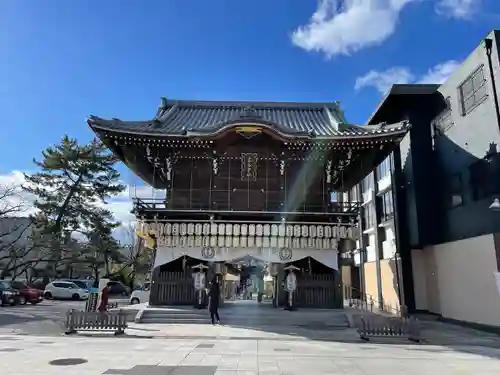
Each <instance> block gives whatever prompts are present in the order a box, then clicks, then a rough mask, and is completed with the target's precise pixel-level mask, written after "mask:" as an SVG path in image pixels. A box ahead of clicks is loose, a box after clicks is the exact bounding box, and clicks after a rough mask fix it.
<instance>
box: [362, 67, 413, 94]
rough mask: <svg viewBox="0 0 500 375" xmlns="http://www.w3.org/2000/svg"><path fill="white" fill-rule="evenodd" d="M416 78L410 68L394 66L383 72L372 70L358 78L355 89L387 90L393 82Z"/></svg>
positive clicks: (408, 80)
mask: <svg viewBox="0 0 500 375" xmlns="http://www.w3.org/2000/svg"><path fill="white" fill-rule="evenodd" d="M414 79H415V77H414V76H413V74H412V73H411V72H410V70H409V69H408V68H401V67H394V68H389V69H387V70H385V71H383V72H379V71H376V70H370V71H369V72H368V73H366V74H365V75H364V76H361V77H358V78H356V83H355V85H354V89H355V90H361V89H363V88H366V87H375V88H376V89H377V90H378V91H380V92H381V93H385V92H387V90H389V89H390V88H391V86H392V85H393V84H396V83H410V82H412V81H413V80H414Z"/></svg>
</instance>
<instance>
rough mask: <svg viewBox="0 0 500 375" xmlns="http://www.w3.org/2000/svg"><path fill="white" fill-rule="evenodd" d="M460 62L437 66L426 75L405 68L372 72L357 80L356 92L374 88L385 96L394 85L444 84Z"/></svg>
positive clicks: (449, 62) (448, 62)
mask: <svg viewBox="0 0 500 375" xmlns="http://www.w3.org/2000/svg"><path fill="white" fill-rule="evenodd" d="M459 66H460V62H458V61H456V60H450V61H446V62H444V63H440V64H437V65H436V66H434V67H432V68H431V69H429V70H428V71H427V72H426V73H425V74H422V75H416V74H415V73H413V72H412V71H411V70H410V69H408V68H404V67H393V68H389V69H387V70H384V71H376V70H370V71H369V72H368V73H366V74H365V75H363V76H361V77H358V78H356V83H355V84H354V89H355V90H361V89H363V88H367V87H374V88H375V89H377V90H378V91H379V92H380V93H382V94H385V93H386V92H387V91H388V90H389V89H390V88H391V86H392V85H394V84H405V83H436V84H441V83H443V82H444V81H445V80H446V79H447V78H448V77H449V76H450V75H451V74H452V73H453V72H454V71H455V70H456V69H457V68H458V67H459Z"/></svg>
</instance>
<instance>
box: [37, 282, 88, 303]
mask: <svg viewBox="0 0 500 375" xmlns="http://www.w3.org/2000/svg"><path fill="white" fill-rule="evenodd" d="M43 296H44V297H45V298H47V299H52V298H54V299H73V300H81V299H87V298H89V292H88V291H87V290H86V289H82V288H80V287H79V286H78V285H76V284H75V283H72V282H70V281H52V282H51V283H49V284H47V286H46V287H45V290H44V292H43Z"/></svg>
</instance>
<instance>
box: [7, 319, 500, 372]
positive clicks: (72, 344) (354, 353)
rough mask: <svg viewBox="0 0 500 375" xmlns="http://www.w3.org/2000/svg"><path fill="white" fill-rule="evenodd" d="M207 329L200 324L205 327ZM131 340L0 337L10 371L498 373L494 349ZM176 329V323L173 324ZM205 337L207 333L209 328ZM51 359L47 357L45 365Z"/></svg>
mask: <svg viewBox="0 0 500 375" xmlns="http://www.w3.org/2000/svg"><path fill="white" fill-rule="evenodd" d="M207 328H208V327H207ZM211 328H213V330H214V332H213V336H218V337H222V335H220V334H218V333H217V330H220V331H224V330H226V329H228V330H229V331H228V333H227V334H228V335H230V336H228V338H226V339H211V338H209V337H206V338H198V339H195V338H189V337H187V334H189V332H185V333H184V334H185V335H186V338H184V339H173V338H172V339H166V338H160V339H139V338H127V337H124V338H115V337H101V338H95V337H94V338H88V337H82V336H74V337H64V336H63V337H50V338H47V337H37V336H12V335H0V364H1V370H2V373H5V374H10V375H42V374H43V375H52V374H54V375H55V374H61V373H64V374H66V375H73V374H74V375H77V374H78V375H101V374H124V375H160V374H165V375H166V374H170V375H191V374H193V375H195V374H196V375H213V374H218V375H235V374H246V375H256V374H261V375H264V374H266V375H278V374H280V375H287V374H288V375H300V374H303V375H315V374H344V375H363V374H384V375H395V374H404V375H427V374H428V375H435V374H439V375H458V374H460V375H467V374H471V375H472V374H474V375H477V374H484V375H488V374H490V375H493V374H498V373H500V359H499V358H500V349H492V348H481V347H475V346H456V347H443V346H430V345H428V346H424V345H407V344H406V345H391V344H359V343H339V342H324V341H312V340H307V339H304V340H289V339H287V338H285V337H275V338H274V339H261V338H256V337H248V338H243V339H242V338H241V337H239V338H238V339H231V337H238V335H237V332H231V331H230V329H229V328H227V327H211ZM179 329H180V328H179ZM211 334H212V333H211ZM53 361H55V362H53Z"/></svg>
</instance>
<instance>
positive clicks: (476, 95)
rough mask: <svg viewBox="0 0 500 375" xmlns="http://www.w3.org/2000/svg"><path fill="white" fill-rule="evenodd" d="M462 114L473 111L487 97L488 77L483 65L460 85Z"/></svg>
mask: <svg viewBox="0 0 500 375" xmlns="http://www.w3.org/2000/svg"><path fill="white" fill-rule="evenodd" d="M458 92H459V95H460V106H461V110H462V116H465V115H466V114H467V113H469V112H470V111H472V110H473V109H474V108H475V107H476V106H478V105H479V104H480V103H481V101H482V100H483V99H484V98H485V97H486V95H487V93H486V79H485V78H484V69H483V66H480V67H479V68H478V69H477V70H476V71H475V72H474V73H472V74H471V75H470V76H469V78H467V79H466V80H465V81H464V82H463V83H462V84H461V85H460V86H459V87H458Z"/></svg>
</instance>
